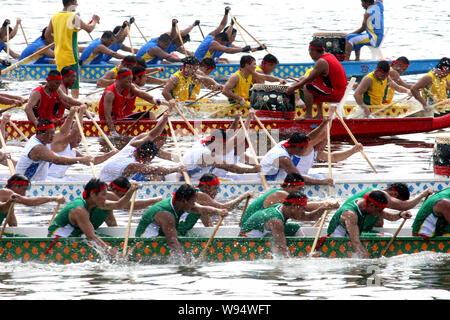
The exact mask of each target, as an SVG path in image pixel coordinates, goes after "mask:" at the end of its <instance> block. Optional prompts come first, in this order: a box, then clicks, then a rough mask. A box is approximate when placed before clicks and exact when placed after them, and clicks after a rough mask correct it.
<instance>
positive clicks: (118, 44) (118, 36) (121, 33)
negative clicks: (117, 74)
mask: <svg viewBox="0 0 450 320" xmlns="http://www.w3.org/2000/svg"><path fill="white" fill-rule="evenodd" d="M130 21H133V22H134V18H131V19H130ZM129 25H130V23H129V22H128V21H124V22H123V24H122V25H121V26H116V27H115V28H114V30H113V33H114V36H115V41H114V43H113V44H112V45H110V46H109V47H108V49H109V50H112V51H114V52H117V51H119V50H123V51H127V52H130V53H132V54H136V53H137V52H138V49H133V51H134V52H131V48H130V47H128V46H126V45H124V44H123V42H124V41H125V39H126V37H127V36H128V32H127V29H126V28H127V26H129ZM111 58H113V57H112V56H111V55H108V54H104V55H103V57H102V62H107V63H109V61H110V60H111Z"/></svg>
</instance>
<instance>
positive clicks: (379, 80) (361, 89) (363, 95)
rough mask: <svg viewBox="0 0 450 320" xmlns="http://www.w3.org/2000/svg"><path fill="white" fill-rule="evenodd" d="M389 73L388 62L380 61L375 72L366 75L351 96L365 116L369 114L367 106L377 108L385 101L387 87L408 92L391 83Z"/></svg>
mask: <svg viewBox="0 0 450 320" xmlns="http://www.w3.org/2000/svg"><path fill="white" fill-rule="evenodd" d="M389 72H390V66H389V62H387V61H384V60H383V61H380V62H378V64H377V68H376V69H375V71H373V72H371V73H369V74H368V75H366V76H365V77H364V78H363V79H362V80H361V83H360V84H359V85H358V88H356V90H355V93H354V95H353V96H354V97H355V101H356V103H357V104H358V106H359V107H360V108H362V109H363V110H364V114H365V115H366V116H369V115H370V114H371V112H370V110H369V107H368V106H370V105H375V106H379V105H382V104H383V101H384V100H386V95H387V92H388V86H389V88H392V89H393V90H395V91H398V92H403V93H408V92H409V90H408V89H407V88H404V87H402V86H399V85H398V84H397V83H396V82H394V81H392V80H391V78H390V77H389Z"/></svg>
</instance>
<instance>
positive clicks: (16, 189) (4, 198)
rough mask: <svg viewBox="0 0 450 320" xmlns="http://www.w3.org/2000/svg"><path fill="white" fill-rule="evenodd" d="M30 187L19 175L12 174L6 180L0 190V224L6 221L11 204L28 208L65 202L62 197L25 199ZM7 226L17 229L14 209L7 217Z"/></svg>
mask: <svg viewBox="0 0 450 320" xmlns="http://www.w3.org/2000/svg"><path fill="white" fill-rule="evenodd" d="M30 185H31V183H30V180H29V179H28V178H27V177H25V176H23V175H21V174H14V175H13V176H11V177H10V178H9V179H8V181H7V182H6V186H5V187H4V188H3V189H1V190H0V224H3V221H4V220H5V219H6V216H7V214H8V211H9V207H10V205H11V203H12V202H15V203H19V204H23V205H25V206H29V207H37V206H41V205H43V204H45V203H48V202H52V201H54V202H58V203H64V201H65V199H64V197H63V196H58V197H26V192H27V190H28V188H29V187H30ZM8 225H9V226H10V227H17V219H16V216H15V214H14V209H13V211H12V213H11V215H10V216H9V219H8Z"/></svg>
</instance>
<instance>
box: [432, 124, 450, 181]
mask: <svg viewBox="0 0 450 320" xmlns="http://www.w3.org/2000/svg"><path fill="white" fill-rule="evenodd" d="M433 166H434V173H435V174H437V175H441V176H450V134H448V133H446V134H440V135H438V136H436V139H435V144H434V150H433Z"/></svg>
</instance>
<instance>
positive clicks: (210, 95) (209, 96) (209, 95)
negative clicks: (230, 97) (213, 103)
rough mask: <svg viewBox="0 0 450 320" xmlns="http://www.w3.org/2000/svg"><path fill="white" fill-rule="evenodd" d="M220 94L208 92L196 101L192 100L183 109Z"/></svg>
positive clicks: (218, 92) (219, 92)
mask: <svg viewBox="0 0 450 320" xmlns="http://www.w3.org/2000/svg"><path fill="white" fill-rule="evenodd" d="M221 93H222V91H210V92H208V93H206V94H204V95H203V96H201V97H200V98H198V99H196V100H194V101H192V102H189V103H188V104H186V105H185V107H190V106H191V105H193V104H195V103H197V102H199V101H200V100H202V99H205V98H208V99H210V98H212V97H215V96H217V95H219V94H221Z"/></svg>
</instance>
